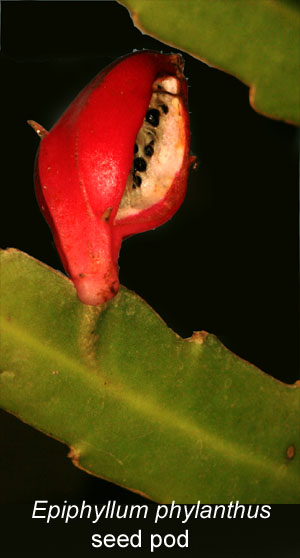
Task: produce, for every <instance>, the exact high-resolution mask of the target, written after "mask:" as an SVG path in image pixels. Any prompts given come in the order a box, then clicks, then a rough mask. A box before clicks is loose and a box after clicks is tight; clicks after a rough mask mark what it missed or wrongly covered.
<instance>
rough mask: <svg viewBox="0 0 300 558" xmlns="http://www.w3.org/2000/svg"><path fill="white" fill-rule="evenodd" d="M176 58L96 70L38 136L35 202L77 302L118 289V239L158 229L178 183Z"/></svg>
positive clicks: (180, 189)
mask: <svg viewBox="0 0 300 558" xmlns="http://www.w3.org/2000/svg"><path fill="white" fill-rule="evenodd" d="M182 70H183V60H182V58H181V56H180V55H179V54H170V55H165V54H161V53H158V52H154V51H141V52H135V53H133V54H130V55H128V56H125V57H122V58H120V59H119V60H117V61H116V62H114V63H113V64H111V65H110V66H108V67H107V68H105V69H104V70H103V71H102V72H101V73H100V74H98V75H97V76H96V77H95V78H94V80H93V81H92V82H91V83H90V84H88V85H87V87H85V89H83V91H82V92H81V93H80V94H79V95H78V96H77V97H76V99H75V100H74V101H73V103H72V104H71V105H70V106H69V107H68V108H67V110H66V111H65V112H64V114H63V115H62V116H61V118H60V119H59V121H58V122H57V123H56V124H55V125H54V127H53V128H52V129H51V131H50V132H46V130H44V128H43V127H42V126H40V125H39V124H37V123H36V122H34V121H29V123H30V124H31V125H32V126H33V128H34V129H35V130H36V132H37V133H38V134H39V136H40V137H41V143H40V147H39V151H38V154H37V160H36V171H35V185H36V194H37V199H38V202H39V205H40V208H41V210H42V212H43V214H44V216H45V218H46V220H47V222H48V224H49V226H50V228H51V230H52V233H53V236H54V240H55V244H56V247H57V250H58V252H59V254H60V257H61V260H62V262H63V265H64V267H65V270H66V272H67V273H68V274H69V275H70V277H71V279H72V281H73V283H74V285H75V287H76V290H77V294H78V297H79V299H80V300H81V301H82V302H83V303H85V304H91V305H97V304H102V303H104V302H106V301H107V300H109V299H110V298H112V297H113V296H115V294H116V293H117V292H118V288H119V279H118V256H119V251H120V247H121V242H122V239H123V238H125V237H128V236H130V235H133V234H136V233H139V232H143V231H146V230H148V229H153V228H155V227H157V226H158V225H161V224H162V223H164V222H165V221H167V220H168V219H170V217H172V216H173V215H174V213H175V212H176V211H177V209H178V208H179V206H180V204H181V203H182V201H183V199H184V196H185V192H186V186H187V177H188V170H189V166H190V163H191V161H192V160H193V158H191V157H190V130H189V115H188V107H187V84H186V80H185V78H184V75H183V73H182Z"/></svg>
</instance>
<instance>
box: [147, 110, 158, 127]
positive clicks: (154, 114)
mask: <svg viewBox="0 0 300 558" xmlns="http://www.w3.org/2000/svg"><path fill="white" fill-rule="evenodd" d="M146 120H147V122H149V124H152V126H155V127H156V126H158V124H159V110H157V109H150V110H148V112H147V114H146Z"/></svg>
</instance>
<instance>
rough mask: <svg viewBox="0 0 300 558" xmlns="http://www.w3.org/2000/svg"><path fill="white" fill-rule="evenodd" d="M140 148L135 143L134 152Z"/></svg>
mask: <svg viewBox="0 0 300 558" xmlns="http://www.w3.org/2000/svg"><path fill="white" fill-rule="evenodd" d="M138 150H139V148H138V145H137V143H135V145H134V153H137V152H138Z"/></svg>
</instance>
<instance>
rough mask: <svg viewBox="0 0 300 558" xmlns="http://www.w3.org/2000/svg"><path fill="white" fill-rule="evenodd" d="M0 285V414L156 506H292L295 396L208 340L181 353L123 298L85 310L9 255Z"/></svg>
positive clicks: (30, 263) (151, 317)
mask: <svg viewBox="0 0 300 558" xmlns="http://www.w3.org/2000/svg"><path fill="white" fill-rule="evenodd" d="M1 277H2V282H1V295H2V296H1V324H2V331H1V374H0V406H1V407H3V408H4V409H6V410H7V411H9V412H11V413H14V414H16V415H17V416H18V417H20V418H21V419H22V420H23V421H25V422H27V423H29V424H31V425H32V426H34V427H36V428H38V429H39V430H41V431H43V432H45V433H46V434H49V435H51V436H54V437H55V438H57V439H59V440H61V441H63V442H65V443H66V444H68V445H69V446H71V448H72V457H73V459H74V461H75V462H76V464H79V466H81V467H83V468H84V469H87V470H88V471H89V472H91V473H92V474H94V475H98V476H101V477H104V478H106V479H110V480H112V481H114V482H115V483H118V484H120V485H122V486H126V487H128V488H129V489H132V490H135V491H139V492H142V493H143V494H146V495H147V496H148V497H149V498H151V499H153V500H156V501H159V502H165V503H166V502H171V501H172V500H176V501H177V503H193V502H196V501H198V500H201V502H202V503H220V502H222V503H226V502H230V501H231V500H233V501H236V500H239V501H240V502H242V503H252V502H253V503H255V502H257V503H265V504H266V503H289V502H299V486H300V483H299V455H300V452H299V395H300V389H299V388H296V387H293V386H288V385H285V384H283V383H281V382H278V381H277V380H274V379H273V378H272V377H270V376H267V375H266V374H264V373H263V372H261V371H260V370H258V369H257V368H255V367H254V366H252V365H251V364H249V363H247V362H245V361H243V360H241V359H239V358H238V357H236V356H235V355H233V354H232V353H231V352H230V351H228V350H227V349H226V348H225V347H224V346H223V345H222V344H221V343H220V342H219V341H218V340H217V339H216V338H215V337H214V336H213V335H207V334H205V333H204V332H203V333H201V334H199V333H198V334H194V336H193V338H192V339H189V340H183V339H181V338H180V337H178V336H177V335H176V334H174V333H173V332H172V331H171V330H170V329H168V327H167V326H166V325H165V324H164V322H163V321H162V320H161V319H160V318H159V317H158V316H157V314H155V313H154V311H153V310H152V309H151V308H149V306H148V305H147V304H146V303H145V302H143V301H142V300H141V299H140V298H139V297H138V296H136V295H135V294H133V293H131V292H130V291H128V290H126V289H124V288H122V289H121V291H120V293H119V294H118V295H117V296H116V298H115V299H113V300H112V301H111V302H110V303H107V304H106V305H105V306H104V307H103V308H102V309H100V308H98V307H89V306H85V305H83V304H81V303H80V302H79V301H78V299H77V297H76V292H75V289H74V287H73V285H72V283H71V282H70V281H69V280H68V279H67V278H66V277H64V276H63V275H62V274H60V273H58V272H55V271H53V270H51V269H50V268H48V267H47V266H45V265H43V264H41V263H39V262H38V261H36V260H34V259H33V258H31V257H29V256H27V255H26V254H23V253H22V252H19V251H17V250H8V251H5V252H2V254H1ZM293 447H294V448H295V455H294V456H292V455H291V453H293ZM289 448H290V449H289ZM291 448H292V449H291ZM288 450H289V451H288ZM287 452H288V453H287Z"/></svg>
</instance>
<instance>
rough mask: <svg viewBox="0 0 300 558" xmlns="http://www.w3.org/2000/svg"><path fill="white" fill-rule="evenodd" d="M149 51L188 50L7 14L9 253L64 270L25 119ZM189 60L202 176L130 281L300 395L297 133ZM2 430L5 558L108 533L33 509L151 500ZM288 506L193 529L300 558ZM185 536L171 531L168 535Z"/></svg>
mask: <svg viewBox="0 0 300 558" xmlns="http://www.w3.org/2000/svg"><path fill="white" fill-rule="evenodd" d="M154 17H155V14H154ZM142 48H150V49H154V50H162V51H163V52H174V51H176V49H175V48H173V47H168V46H167V45H164V44H163V43H160V42H158V41H155V40H154V39H151V38H150V37H148V36H147V35H143V34H141V33H140V32H139V31H138V30H137V29H136V28H135V27H134V26H133V24H132V22H131V19H130V17H129V15H128V12H127V10H126V9H125V8H123V7H122V6H120V5H118V4H117V3H115V2H7V1H6V2H2V53H1V62H2V79H1V83H2V86H1V89H2V104H1V108H2V115H1V122H2V126H1V128H2V134H3V141H4V147H3V148H2V163H1V172H2V181H1V183H2V188H1V195H2V201H3V203H2V210H3V217H2V222H4V223H5V226H4V227H3V229H4V230H3V238H2V247H4V248H6V247H15V248H18V249H20V250H23V251H24V252H27V253H28V254H30V255H32V256H34V257H35V258H37V259H39V260H41V261H43V262H45V263H47V264H48V265H50V266H52V267H54V268H56V269H60V270H61V271H62V270H63V269H62V267H61V264H60V261H59V258H58V256H57V253H56V250H55V247H54V245H53V242H52V236H51V232H50V230H49V229H48V227H47V225H46V223H45V221H44V219H43V217H42V215H41V213H40V211H39V208H38V206H37V203H36V200H35V195H34V189H33V176H32V175H33V164H34V157H35V152H36V150H37V148H38V143H39V140H38V138H37V136H36V135H35V133H34V132H33V130H32V129H31V128H30V127H29V126H28V125H27V124H26V120H27V119H33V120H36V121H37V122H39V123H41V124H42V125H43V126H44V127H45V128H46V129H49V128H51V126H52V125H53V124H54V123H55V121H56V120H57V119H58V118H59V116H60V114H61V113H62V111H63V110H64V108H65V107H66V106H67V105H68V104H69V103H70V102H71V101H72V99H73V98H74V96H75V95H76V94H77V93H78V92H79V91H80V90H81V89H82V88H83V87H84V86H85V85H86V84H87V83H88V81H89V80H90V79H91V78H92V77H94V75H96V74H97V73H98V72H99V71H100V70H101V69H102V68H103V67H105V66H106V65H108V64H109V63H111V62H112V61H113V60H115V59H116V58H117V57H119V56H122V55H124V54H127V53H129V52H131V51H132V50H133V49H142ZM184 58H185V74H186V76H187V77H188V78H189V85H190V88H189V105H190V112H191V131H192V146H191V149H192V153H193V154H195V155H197V157H198V162H199V165H198V170H197V171H194V172H192V173H191V176H190V181H189V188H188V193H187V197H186V200H185V202H184V204H183V206H182V207H181V208H180V210H179V211H178V213H177V214H176V216H175V217H174V218H173V219H172V220H171V221H170V222H169V223H167V224H165V225H164V226H162V227H161V228H159V229H157V230H155V231H150V232H147V233H144V234H141V235H138V236H136V237H132V238H131V239H128V240H126V241H125V242H124V243H123V247H122V250H121V254H120V260H119V263H120V280H121V282H122V284H124V285H125V286H126V287H128V288H130V289H132V290H134V291H135V292H137V293H138V294H139V295H141V296H142V297H143V298H144V299H145V300H146V301H147V302H148V303H149V304H150V305H151V306H152V307H153V308H154V309H155V310H156V311H157V312H158V313H159V314H160V315H161V316H162V318H163V319H164V320H165V321H166V322H167V324H168V325H169V326H170V327H171V328H172V329H173V330H175V331H176V332H177V333H178V334H180V335H181V336H183V337H188V336H190V335H191V334H192V333H193V331H195V330H202V329H204V330H206V331H209V332H212V333H215V334H216V335H217V336H218V337H219V338H220V339H221V340H222V341H223V343H224V344H225V345H226V346H227V347H228V348H230V349H231V350H232V351H234V352H235V353H237V354H238V355H240V356H241V357H243V358H245V359H247V360H249V361H251V362H253V363H254V364H255V365H257V366H259V367H260V368H261V369H263V370H264V371H265V372H267V373H269V374H271V375H273V376H274V377H276V378H278V379H280V380H282V381H285V382H289V383H292V382H294V381H295V380H296V379H297V377H298V369H299V362H298V352H297V345H298V338H299V327H298V131H297V128H295V127H294V126H291V125H288V124H284V123H282V122H276V121H274V120H270V119H267V118H265V117H264V116H261V115H259V114H257V113H256V112H255V111H254V110H253V109H252V108H251V107H250V106H249V102H248V96H249V89H248V88H247V87H246V86H245V85H243V84H242V83H240V82H239V81H238V80H237V79H235V78H234V77H232V76H229V75H226V74H224V73H222V72H220V71H218V70H216V69H213V68H210V67H209V66H207V65H205V64H202V63H200V62H199V61H197V60H195V59H194V58H192V57H190V56H188V55H187V54H184ZM126 109H128V107H125V110H126ZM129 110H130V109H129ZM3 151H4V153H3ZM3 198H4V200H3ZM0 421H1V422H0V424H1V430H0V452H1V461H0V468H1V469H0V472H1V480H0V482H1V496H0V498H1V513H2V515H3V517H4V520H5V528H4V548H6V547H5V545H7V549H9V552H10V553H9V554H6V555H9V556H19V555H20V553H21V552H22V553H23V554H26V552H28V553H31V554H32V553H34V552H38V549H40V552H42V553H43V555H48V552H49V555H50V554H53V552H54V550H55V553H56V555H60V554H59V552H60V551H61V552H62V551H63V550H64V549H68V551H67V550H66V552H69V553H70V555H71V553H72V556H73V555H74V556H76V555H77V554H76V552H78V555H79V554H80V553H81V554H83V555H84V554H87V553H88V552H89V549H90V532H98V531H99V529H98V528H94V529H93V530H92V531H91V530H90V527H89V526H88V524H84V522H82V523H80V524H76V530H74V527H72V526H70V527H64V526H63V525H60V526H59V525H56V524H55V526H53V527H51V526H49V527H47V528H46V527H45V526H43V525H42V524H40V523H39V522H37V523H38V524H37V525H36V523H34V522H33V521H32V520H30V515H31V511H32V504H33V501H34V500H35V499H48V500H51V502H53V503H57V502H59V501H61V502H63V500H65V499H66V500H68V501H69V502H75V501H78V502H80V501H81V500H82V499H85V500H88V501H91V502H95V503H98V504H99V503H101V502H102V503H104V502H106V501H107V500H108V499H110V500H113V499H116V500H117V501H118V502H119V503H135V502H136V503H144V499H143V498H141V497H139V496H137V495H135V494H133V493H130V492H128V491H126V490H124V489H122V488H119V487H116V486H114V485H112V484H110V483H108V482H106V481H102V480H100V479H96V478H94V477H92V476H89V475H87V474H85V473H83V472H81V471H80V470H77V469H76V468H75V467H74V466H73V465H72V464H71V462H70V461H69V460H68V459H67V458H66V455H67V452H68V450H67V448H66V447H65V446H64V445H62V444H60V443H58V442H56V441H55V440H52V439H50V438H47V437H45V436H44V435H42V434H41V433H39V432H37V431H35V430H33V429H32V428H30V427H28V426H26V425H24V424H22V423H21V422H20V421H18V420H17V419H15V418H14V417H12V416H10V415H8V414H6V413H4V412H1V414H0ZM199 499H201V498H200V497H199ZM262 503H263V502H262ZM149 505H150V506H151V504H150V503H149ZM280 509H281V510H282V507H281V508H280V507H278V506H277V507H276V511H275V509H274V512H273V514H272V516H273V519H271V520H268V522H267V521H266V520H265V521H264V522H259V521H256V522H255V523H254V520H252V522H248V523H247V522H245V521H244V522H237V521H235V522H232V521H231V522H230V521H229V522H228V521H227V522H213V521H211V522H208V521H206V522H205V523H201V522H200V523H199V522H198V523H197V522H194V523H193V524H190V537H191V543H190V549H191V548H195V549H198V550H199V553H201V551H202V550H203V552H204V553H205V554H208V555H209V556H227V555H228V556H232V555H233V554H234V552H235V550H237V549H239V550H241V548H242V549H243V550H242V552H243V554H244V555H247V549H248V551H249V556H260V555H270V556H271V555H272V556H274V555H275V556H294V555H295V554H294V553H293V549H295V548H296V547H295V545H296V542H295V531H294V534H293V522H294V519H295V513H294V511H295V507H293V506H284V512H283V511H280ZM15 514H16V515H15ZM277 523H278V525H279V523H280V529H276V530H275V531H274V526H275V524H277ZM140 527H142V528H143V529H144V530H146V531H147V529H148V530H149V531H151V529H152V525H151V522H150V521H148V522H146V523H145V522H144V523H143V525H139V526H138V522H135V523H134V522H131V524H130V526H127V527H126V528H125V523H122V524H120V522H118V523H117V524H114V523H113V522H109V523H107V525H106V526H105V530H106V532H111V531H113V530H114V531H115V532H116V533H118V532H126V529H127V531H128V529H129V528H130V529H131V530H133V531H134V530H137V529H138V528H140ZM177 527H178V526H176V522H175V523H174V522H171V523H169V527H167V524H166V527H164V529H166V531H167V530H169V531H170V532H172V530H173V531H176V529H177ZM179 527H180V526H179ZM181 530H183V529H181ZM216 533H218V535H217V536H216ZM17 534H18V536H17ZM258 540H260V542H258ZM9 545H10V546H9ZM42 548H43V550H42ZM98 552H100V551H98ZM104 552H107V553H110V554H111V555H113V553H114V552H115V551H114V550H110V551H109V550H107V551H104ZM122 552H123V554H124V552H125V551H122ZM131 552H134V551H131ZM143 552H144V554H145V549H144V551H143ZM170 552H173V554H174V555H175V551H174V550H173V551H170ZM184 552H186V553H188V552H189V551H183V550H182V551H181V552H180V555H181V554H183V553H184ZM260 552H261V554H260ZM94 553H97V551H96V550H95V551H94ZM102 553H103V551H102ZM67 555H68V554H67Z"/></svg>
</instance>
